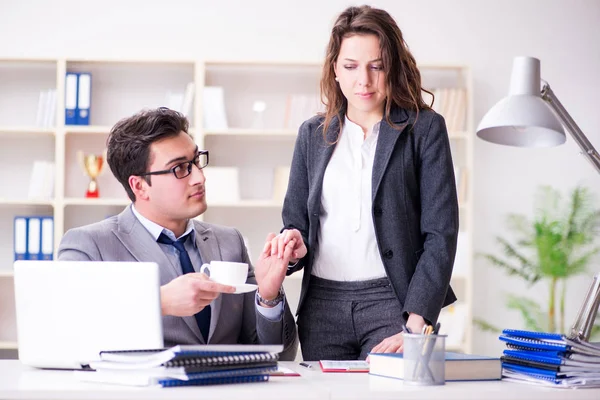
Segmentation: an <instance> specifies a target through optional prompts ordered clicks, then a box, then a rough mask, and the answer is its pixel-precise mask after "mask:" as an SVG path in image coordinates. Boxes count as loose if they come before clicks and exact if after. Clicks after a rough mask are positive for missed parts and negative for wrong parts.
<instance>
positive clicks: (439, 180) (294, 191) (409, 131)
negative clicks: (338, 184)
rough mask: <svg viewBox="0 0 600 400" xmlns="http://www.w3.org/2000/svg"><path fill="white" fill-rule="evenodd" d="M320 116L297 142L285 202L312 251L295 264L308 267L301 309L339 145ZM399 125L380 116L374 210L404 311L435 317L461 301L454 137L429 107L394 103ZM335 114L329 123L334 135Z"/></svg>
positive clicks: (290, 223)
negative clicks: (454, 285)
mask: <svg viewBox="0 0 600 400" xmlns="http://www.w3.org/2000/svg"><path fill="white" fill-rule="evenodd" d="M323 119H324V118H323V117H320V116H316V117H314V118H312V119H310V120H308V121H306V122H305V123H304V124H303V125H302V126H301V127H300V132H299V134H298V138H297V141H296V146H295V149H294V157H293V160H292V166H291V173H290V181H289V185H288V191H287V194H286V197H285V202H284V206H283V224H284V228H296V229H298V230H299V231H300V232H301V233H302V236H303V238H304V242H305V243H306V244H307V247H308V253H307V255H306V256H305V257H304V258H303V259H302V260H300V262H299V263H298V264H297V265H295V266H294V268H292V269H290V271H289V272H288V274H289V273H293V272H295V271H297V270H299V269H301V268H305V271H304V277H303V281H302V292H301V295H300V302H299V304H298V313H300V312H302V305H303V302H304V298H305V297H306V293H307V289H308V284H309V280H310V272H311V268H312V263H313V259H314V255H315V252H316V250H317V248H318V246H319V243H318V241H317V233H318V230H319V214H320V212H321V192H322V186H323V175H324V174H325V168H326V167H327V164H328V163H329V160H330V158H331V155H332V154H333V150H334V148H335V145H329V144H328V143H326V142H325V140H324V138H323V129H322V128H319V126H320V125H321V124H322V122H323ZM390 119H391V121H392V122H393V123H394V124H396V125H398V126H399V129H395V128H393V127H392V126H391V125H389V124H388V123H386V122H385V121H382V122H381V126H380V130H379V137H378V140H377V149H376V152H375V162H374V165H373V177H372V201H373V208H372V210H371V212H372V216H373V221H374V224H375V235H376V237H377V244H378V246H379V252H380V254H381V258H382V260H383V264H384V267H385V270H386V272H387V275H388V277H389V279H390V281H391V283H392V287H393V289H394V292H395V293H396V296H397V297H398V300H399V301H400V304H402V306H403V315H404V317H405V318H408V313H409V312H414V313H417V314H419V315H421V316H423V317H424V318H425V320H427V321H429V322H435V321H436V320H437V318H438V316H439V313H440V310H441V309H442V307H444V306H446V305H448V304H450V303H452V302H454V301H456V296H455V295H454V292H453V291H452V289H451V288H450V276H451V274H452V267H453V263H454V256H455V252H456V240H457V235H458V200H457V195H456V185H455V181H454V169H453V163H452V155H451V152H450V143H449V139H448V133H447V131H446V125H445V123H444V119H443V117H442V116H440V115H439V114H436V113H435V112H433V111H428V110H423V111H421V112H420V113H419V116H418V119H417V120H415V119H416V114H415V113H414V112H409V111H407V110H404V109H400V108H395V109H392V113H391V118H390ZM338 131H339V120H338V119H335V120H334V122H333V123H332V124H331V126H330V127H329V129H328V131H327V139H328V142H330V143H331V142H334V141H335V140H336V138H337V134H338Z"/></svg>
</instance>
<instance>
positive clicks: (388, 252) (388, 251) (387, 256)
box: [383, 250, 394, 258]
mask: <svg viewBox="0 0 600 400" xmlns="http://www.w3.org/2000/svg"><path fill="white" fill-rule="evenodd" d="M383 256H384V257H385V258H392V257H394V252H393V251H391V250H386V251H385V252H384V253H383Z"/></svg>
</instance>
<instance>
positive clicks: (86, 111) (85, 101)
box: [76, 72, 92, 125]
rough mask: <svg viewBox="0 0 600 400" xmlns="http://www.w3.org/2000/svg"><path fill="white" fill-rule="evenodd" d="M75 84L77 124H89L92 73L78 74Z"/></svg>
mask: <svg viewBox="0 0 600 400" xmlns="http://www.w3.org/2000/svg"><path fill="white" fill-rule="evenodd" d="M78 75H79V76H78V84H77V122H76V123H77V125H89V124H90V105H91V102H92V74H90V73H89V72H81V73H79V74H78Z"/></svg>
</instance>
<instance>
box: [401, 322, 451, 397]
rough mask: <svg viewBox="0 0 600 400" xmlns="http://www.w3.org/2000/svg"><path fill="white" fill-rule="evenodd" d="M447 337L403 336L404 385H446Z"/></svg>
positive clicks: (412, 334)
mask: <svg viewBox="0 0 600 400" xmlns="http://www.w3.org/2000/svg"><path fill="white" fill-rule="evenodd" d="M447 336H448V335H420V334H416V333H411V334H407V333H405V334H404V355H403V358H404V383H405V384H407V385H443V384H445V383H446V380H445V373H446V370H445V362H446V337H447Z"/></svg>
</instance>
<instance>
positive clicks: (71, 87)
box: [65, 72, 79, 125]
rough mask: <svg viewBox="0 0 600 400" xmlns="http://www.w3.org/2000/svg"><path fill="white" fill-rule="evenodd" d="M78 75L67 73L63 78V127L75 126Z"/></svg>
mask: <svg viewBox="0 0 600 400" xmlns="http://www.w3.org/2000/svg"><path fill="white" fill-rule="evenodd" d="M78 82H79V79H78V74H76V73H74V72H67V75H66V77H65V125H76V124H77V112H78V110H77V92H78V91H79V89H78Z"/></svg>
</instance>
